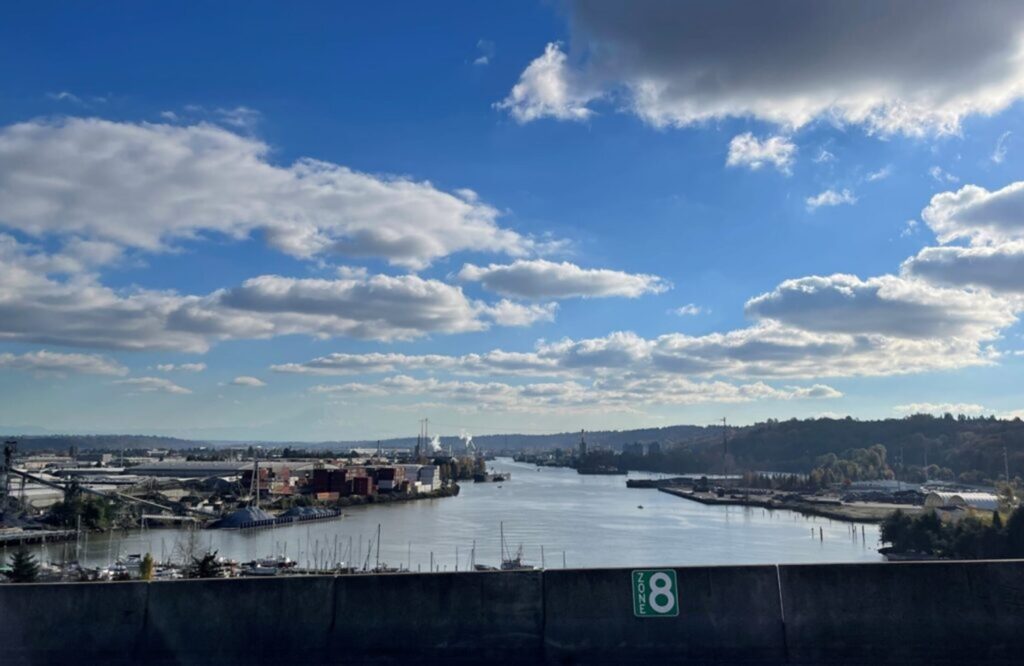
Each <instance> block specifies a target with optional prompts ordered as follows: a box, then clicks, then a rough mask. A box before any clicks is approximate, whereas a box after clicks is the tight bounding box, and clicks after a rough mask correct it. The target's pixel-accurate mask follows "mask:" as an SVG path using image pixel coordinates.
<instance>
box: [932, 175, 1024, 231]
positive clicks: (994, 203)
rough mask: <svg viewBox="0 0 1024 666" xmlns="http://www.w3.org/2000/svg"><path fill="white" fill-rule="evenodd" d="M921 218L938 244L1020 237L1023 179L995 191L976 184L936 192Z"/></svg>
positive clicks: (1023, 219)
mask: <svg viewBox="0 0 1024 666" xmlns="http://www.w3.org/2000/svg"><path fill="white" fill-rule="evenodd" d="M921 218H922V219H923V220H924V222H925V223H926V224H927V225H928V226H929V227H931V229H932V231H934V232H935V235H936V236H937V237H938V240H939V242H940V243H948V242H950V241H954V240H958V239H967V240H970V241H972V242H975V243H989V242H1001V241H1007V240H1024V181H1018V182H1015V183H1011V184H1010V185H1007V186H1006V187H1004V188H1002V189H1000V190H996V191H995V192H990V191H988V190H986V189H985V188H984V187H979V186H977V185H965V186H963V187H962V188H960V189H959V190H957V191H955V192H940V193H939V194H936V195H935V196H934V197H932V200H931V202H930V203H929V204H928V207H927V208H925V209H924V211H923V212H922V213H921Z"/></svg>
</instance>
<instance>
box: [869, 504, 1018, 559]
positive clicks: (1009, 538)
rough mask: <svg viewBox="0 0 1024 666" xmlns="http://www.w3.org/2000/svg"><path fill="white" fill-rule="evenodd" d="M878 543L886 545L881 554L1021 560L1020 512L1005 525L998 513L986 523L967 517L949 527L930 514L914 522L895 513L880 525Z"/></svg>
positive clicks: (1012, 516)
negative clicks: (1017, 558)
mask: <svg viewBox="0 0 1024 666" xmlns="http://www.w3.org/2000/svg"><path fill="white" fill-rule="evenodd" d="M881 539H882V541H883V542H885V543H888V544H890V546H889V547H888V548H887V549H883V552H892V553H901V554H922V555H933V556H935V557H942V558H956V559H996V558H1016V557H1024V508H1018V509H1016V510H1015V511H1014V512H1013V513H1012V514H1010V517H1009V519H1008V520H1007V521H1006V524H1005V525H1004V524H1003V519H1002V516H1001V515H1000V514H999V512H994V513H993V514H992V519H991V520H990V521H985V520H982V519H981V518H978V517H975V516H967V517H965V518H963V519H961V520H959V521H957V522H956V523H953V522H943V521H942V520H940V519H939V517H938V516H937V515H936V513H935V512H934V511H929V512H927V513H924V514H922V515H920V516H918V517H916V518H913V517H911V516H908V515H907V514H905V513H903V512H902V511H895V512H893V514H892V515H890V516H889V517H888V518H886V519H885V520H884V521H882V525H881Z"/></svg>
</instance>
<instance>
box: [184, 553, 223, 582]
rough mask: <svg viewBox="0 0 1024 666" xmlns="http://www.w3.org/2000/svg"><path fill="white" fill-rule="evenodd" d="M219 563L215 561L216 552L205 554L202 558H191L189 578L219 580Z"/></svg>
mask: <svg viewBox="0 0 1024 666" xmlns="http://www.w3.org/2000/svg"><path fill="white" fill-rule="evenodd" d="M220 569H221V567H220V562H218V561H217V551H213V552H212V553H207V554H205V555H203V556H202V557H198V558H196V557H193V558H192V566H191V567H189V571H188V577H189V578H219V577H220Z"/></svg>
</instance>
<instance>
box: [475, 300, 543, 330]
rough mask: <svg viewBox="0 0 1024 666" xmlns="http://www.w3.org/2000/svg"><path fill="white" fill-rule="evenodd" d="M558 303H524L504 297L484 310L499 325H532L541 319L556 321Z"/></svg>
mask: <svg viewBox="0 0 1024 666" xmlns="http://www.w3.org/2000/svg"><path fill="white" fill-rule="evenodd" d="M557 310H558V303H531V304H523V303H516V302H514V301H510V300H508V299H507V298H503V299H501V300H500V301H498V302H497V303H495V304H493V305H487V306H484V308H483V310H482V312H483V313H485V314H486V315H487V316H488V317H490V318H491V319H492V320H494V323H496V324H498V325H499V326H532V325H533V324H536V323H537V322H540V321H554V320H555V312H556V311H557Z"/></svg>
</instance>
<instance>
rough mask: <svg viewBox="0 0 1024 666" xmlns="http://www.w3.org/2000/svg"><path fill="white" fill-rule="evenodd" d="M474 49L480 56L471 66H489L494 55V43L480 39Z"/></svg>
mask: <svg viewBox="0 0 1024 666" xmlns="http://www.w3.org/2000/svg"><path fill="white" fill-rule="evenodd" d="M476 48H477V51H478V52H479V53H480V55H478V56H477V57H476V59H474V60H473V64H474V65H477V66H483V65H489V64H491V60H493V59H494V53H495V48H494V42H492V41H490V40H489V39H480V40H477V42H476Z"/></svg>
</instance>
